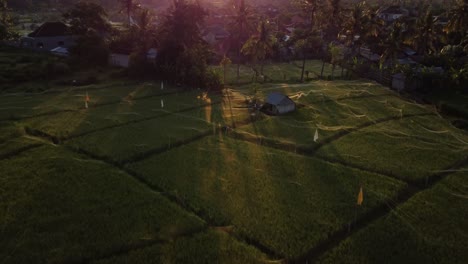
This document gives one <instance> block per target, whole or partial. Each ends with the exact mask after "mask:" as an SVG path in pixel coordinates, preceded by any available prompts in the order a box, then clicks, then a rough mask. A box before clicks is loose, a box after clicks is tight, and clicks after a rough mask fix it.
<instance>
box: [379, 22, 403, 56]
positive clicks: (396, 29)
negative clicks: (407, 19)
mask: <svg viewBox="0 0 468 264" xmlns="http://www.w3.org/2000/svg"><path fill="white" fill-rule="evenodd" d="M402 44H403V23H402V22H401V21H398V20H397V21H395V22H394V23H393V24H392V26H391V28H390V33H389V35H388V37H387V38H386V39H385V40H384V42H383V53H382V55H381V58H380V63H381V65H383V64H384V63H385V62H386V61H387V60H388V61H389V62H390V63H391V64H392V65H395V64H396V59H397V55H398V53H399V52H401V51H402Z"/></svg>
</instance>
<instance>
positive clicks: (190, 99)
mask: <svg viewBox="0 0 468 264" xmlns="http://www.w3.org/2000/svg"><path fill="white" fill-rule="evenodd" d="M89 94H90V97H91V102H90V108H89V109H81V110H79V111H69V112H63V113H58V114H55V115H47V116H41V117H38V118H34V119H26V120H24V121H22V124H24V125H25V126H27V127H29V128H32V129H35V130H39V131H41V132H44V133H46V134H49V135H52V136H55V137H58V138H66V137H68V136H76V135H81V134H82V133H86V132H90V131H96V130H99V129H102V128H107V127H110V126H115V125H121V124H124V123H127V122H130V121H136V120H145V119H147V118H153V117H157V116H161V115H167V114H170V113H172V112H175V111H183V110H187V109H190V108H194V107H204V105H206V104H207V101H206V100H203V99H202V98H201V97H200V96H201V95H202V93H201V92H198V91H194V92H188V93H180V94H171V95H167V96H165V95H162V96H158V97H150V98H145V99H142V100H133V99H131V98H128V97H126V98H122V101H121V102H120V103H115V104H109V105H104V106H100V107H93V104H94V103H93V99H92V98H93V97H92V96H93V95H92V93H89ZM83 96H84V93H83V91H81V92H80V96H79V97H78V98H77V99H75V100H76V103H77V104H79V101H82V102H81V104H83V106H84V97H83ZM199 97H200V98H199ZM161 100H163V104H164V105H162V104H161ZM213 100H215V98H213ZM206 108H209V107H206Z"/></svg>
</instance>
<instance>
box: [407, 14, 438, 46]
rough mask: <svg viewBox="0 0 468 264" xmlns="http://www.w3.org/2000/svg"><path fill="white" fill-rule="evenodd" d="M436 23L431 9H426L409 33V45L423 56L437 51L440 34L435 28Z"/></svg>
mask: <svg viewBox="0 0 468 264" xmlns="http://www.w3.org/2000/svg"><path fill="white" fill-rule="evenodd" d="M435 21H436V20H435V19H434V18H433V14H432V11H431V9H430V8H426V10H425V12H424V14H423V15H422V16H420V17H419V18H418V20H416V23H414V24H413V26H410V27H409V29H408V31H407V39H408V41H409V43H410V44H411V46H412V47H413V48H414V49H415V50H416V51H417V52H418V53H420V54H422V55H426V54H429V53H433V52H436V51H437V49H436V42H437V40H438V39H439V34H438V32H437V30H436V28H435V26H434V22H435Z"/></svg>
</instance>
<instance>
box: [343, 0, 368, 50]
mask: <svg viewBox="0 0 468 264" xmlns="http://www.w3.org/2000/svg"><path fill="white" fill-rule="evenodd" d="M369 13H370V11H369V7H368V6H367V4H366V2H360V3H357V4H355V5H354V6H353V9H352V10H351V11H350V12H349V14H348V15H347V16H345V19H344V23H343V29H342V32H341V33H342V34H344V35H346V37H347V39H346V43H347V45H348V46H351V47H352V49H353V53H354V54H355V53H359V49H360V47H361V46H362V44H363V39H364V35H365V34H366V32H365V28H366V24H367V21H369ZM356 37H357V38H356Z"/></svg>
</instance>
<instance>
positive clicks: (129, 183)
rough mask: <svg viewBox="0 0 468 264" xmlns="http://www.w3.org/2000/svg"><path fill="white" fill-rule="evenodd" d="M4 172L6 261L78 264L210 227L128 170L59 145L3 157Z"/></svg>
mask: <svg viewBox="0 0 468 264" xmlns="http://www.w3.org/2000/svg"><path fill="white" fill-rule="evenodd" d="M0 171H1V172H2V173H1V175H0V186H1V189H2V191H1V192H0V227H1V229H0V234H1V235H0V244H1V245H2V247H1V248H0V259H2V263H32V262H35V263H38V262H41V263H45V262H47V263H63V262H70V261H72V262H73V261H81V260H83V259H88V258H95V257H99V256H101V255H105V254H108V253H110V252H115V251H118V250H121V249H123V248H125V247H128V246H132V245H135V244H137V245H138V244H139V243H142V242H145V241H152V240H163V241H170V240H172V239H174V238H175V237H177V236H180V235H184V234H187V233H191V232H194V231H197V230H200V229H202V228H203V227H204V225H205V224H204V223H203V222H202V221H201V220H200V219H199V218H197V217H195V216H194V215H191V214H188V213H186V212H183V211H181V209H180V208H178V207H176V206H175V205H174V204H172V203H170V202H169V201H168V200H166V199H165V198H163V197H162V196H161V195H160V194H158V193H155V192H152V191H150V190H149V189H147V188H145V187H144V186H142V185H141V184H140V183H138V182H137V181H135V180H134V179H132V178H131V177H130V176H129V175H126V174H124V173H122V172H121V171H118V170H116V169H114V168H112V167H110V166H108V165H105V164H103V163H100V162H96V161H94V160H88V159H86V157H83V156H80V155H75V154H71V153H69V152H67V151H65V150H63V149H62V148H60V147H52V146H44V147H41V148H38V149H35V150H30V151H28V152H24V153H23V154H21V155H19V156H17V157H16V158H13V159H9V160H4V161H0Z"/></svg>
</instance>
